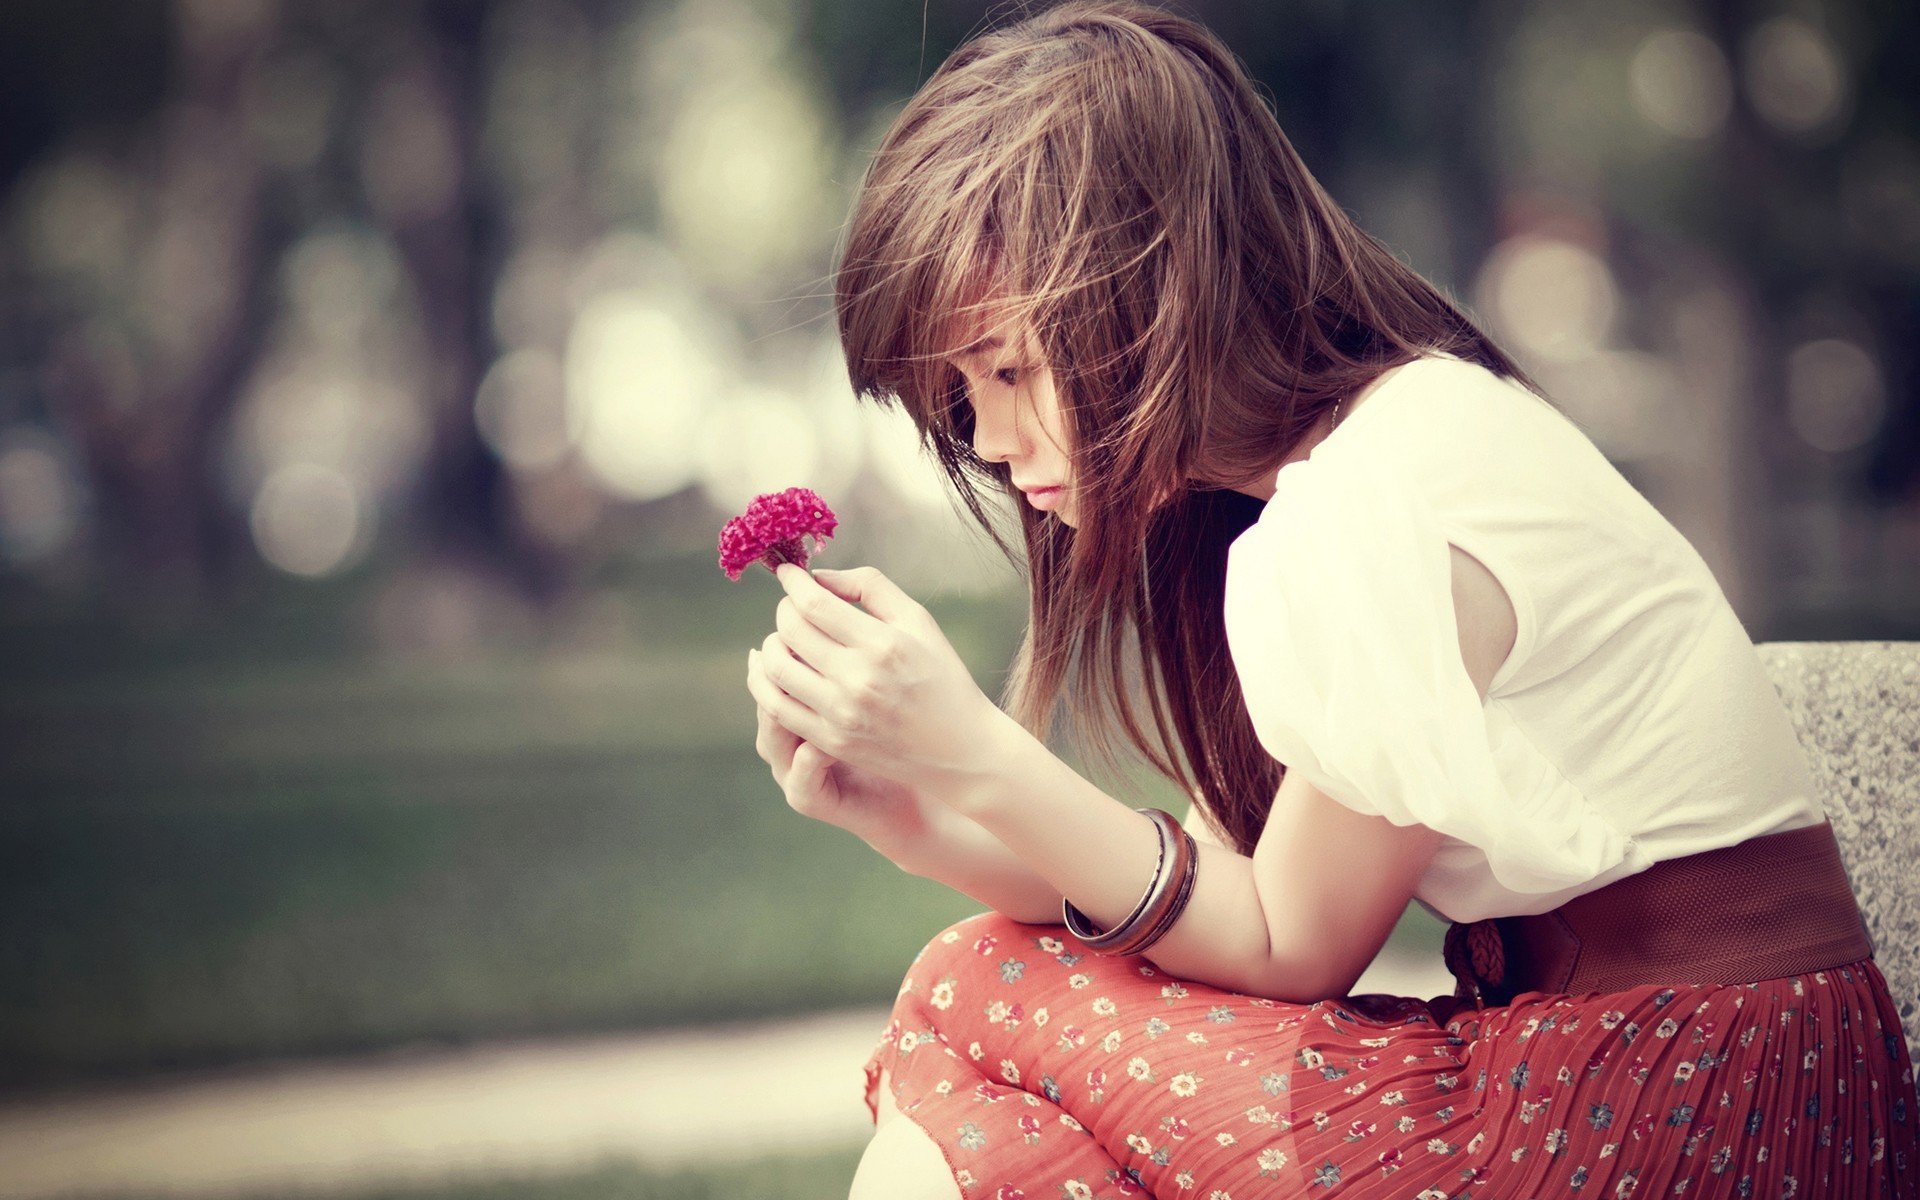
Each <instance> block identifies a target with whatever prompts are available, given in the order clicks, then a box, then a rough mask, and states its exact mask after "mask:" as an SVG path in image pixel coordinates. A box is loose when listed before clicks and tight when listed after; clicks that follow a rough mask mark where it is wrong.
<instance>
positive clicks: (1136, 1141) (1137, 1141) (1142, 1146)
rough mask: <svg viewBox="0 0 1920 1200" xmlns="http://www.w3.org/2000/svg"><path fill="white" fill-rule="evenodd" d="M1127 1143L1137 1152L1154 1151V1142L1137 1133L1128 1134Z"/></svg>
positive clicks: (1146, 1152) (1149, 1152)
mask: <svg viewBox="0 0 1920 1200" xmlns="http://www.w3.org/2000/svg"><path fill="white" fill-rule="evenodd" d="M1127 1145H1128V1146H1130V1147H1132V1148H1133V1152H1134V1153H1135V1154H1152V1153H1153V1143H1152V1142H1150V1141H1148V1140H1147V1139H1146V1138H1144V1137H1142V1136H1140V1135H1139V1134H1137V1133H1130V1134H1128V1135H1127Z"/></svg>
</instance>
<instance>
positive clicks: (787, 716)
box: [747, 634, 829, 742]
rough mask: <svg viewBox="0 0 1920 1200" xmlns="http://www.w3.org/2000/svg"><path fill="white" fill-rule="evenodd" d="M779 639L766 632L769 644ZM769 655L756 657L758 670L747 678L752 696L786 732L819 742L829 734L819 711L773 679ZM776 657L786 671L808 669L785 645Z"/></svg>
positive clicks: (775, 643)
mask: <svg viewBox="0 0 1920 1200" xmlns="http://www.w3.org/2000/svg"><path fill="white" fill-rule="evenodd" d="M779 641H780V639H779V637H778V635H774V634H769V635H768V643H769V645H770V646H772V645H779ZM768 648H769V647H768V646H763V647H762V650H763V651H764V650H767V649H768ZM771 657H772V655H770V654H767V653H762V654H761V655H760V656H759V658H760V669H759V670H758V671H755V672H754V673H753V674H751V675H749V676H748V677H747V690H748V691H750V692H752V693H753V698H754V699H755V700H758V701H759V702H760V707H762V708H764V709H766V710H767V711H768V712H770V713H772V714H773V719H774V720H775V721H778V722H779V723H780V725H781V726H783V727H784V728H785V729H786V730H787V731H788V732H790V733H793V734H795V735H797V736H798V737H799V738H800V739H801V740H803V741H808V742H818V741H825V740H827V739H828V733H829V731H828V728H827V723H826V722H825V721H823V720H822V719H821V717H820V714H819V713H817V712H815V711H814V710H813V709H812V708H809V707H808V706H807V705H806V704H805V703H803V702H802V701H801V700H799V699H796V698H795V697H794V696H792V695H790V694H788V692H787V691H786V689H785V687H784V686H783V685H782V683H781V682H780V680H778V679H776V678H774V672H773V671H772V670H770V669H769V665H770V664H769V659H770V658H771ZM779 658H780V660H781V661H782V662H784V663H785V664H786V668H787V670H788V671H789V672H791V671H804V670H807V669H808V668H805V667H802V666H801V665H800V664H799V663H797V662H795V661H794V660H793V657H792V656H791V655H789V654H787V653H786V651H785V649H784V648H783V649H781V651H780V653H779Z"/></svg>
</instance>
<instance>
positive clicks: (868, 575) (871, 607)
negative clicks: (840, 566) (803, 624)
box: [801, 567, 926, 645]
mask: <svg viewBox="0 0 1920 1200" xmlns="http://www.w3.org/2000/svg"><path fill="white" fill-rule="evenodd" d="M810 578H811V580H812V582H814V583H817V584H819V585H820V586H821V588H822V589H823V590H827V591H829V592H831V593H832V594H833V595H834V596H836V597H837V598H839V599H841V600H843V601H845V602H846V603H845V605H844V607H845V608H846V610H847V611H848V612H855V613H857V612H859V611H860V609H858V608H855V607H853V606H854V605H856V604H861V605H865V606H866V611H867V612H868V613H871V614H872V615H873V616H874V617H877V618H879V620H880V621H881V622H882V623H884V624H887V625H894V626H906V625H909V624H911V623H912V622H914V621H916V620H919V619H920V618H921V616H923V615H924V614H925V612H926V608H925V606H924V605H922V604H921V603H920V602H919V601H918V600H915V599H914V598H913V597H912V596H909V595H907V593H906V591H905V589H903V588H902V587H901V586H900V585H899V584H897V583H895V582H894V581H893V580H891V579H888V578H887V577H886V576H885V575H882V574H881V573H880V569H879V568H878V567H852V568H849V569H847V570H844V571H835V570H831V569H829V568H825V567H822V568H821V569H820V570H819V571H818V572H817V573H816V574H814V575H812V576H811V577H810ZM801 611H803V612H804V611H805V610H804V609H802V610H801ZM811 615H812V614H811V613H809V614H808V616H811ZM816 623H817V622H816ZM828 632H832V630H828ZM843 640H844V639H843ZM849 645H851V643H849Z"/></svg>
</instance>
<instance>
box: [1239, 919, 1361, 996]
mask: <svg viewBox="0 0 1920 1200" xmlns="http://www.w3.org/2000/svg"><path fill="white" fill-rule="evenodd" d="M1316 943H1317V944H1316ZM1340 950H1341V948H1340V947H1339V946H1336V945H1332V944H1330V943H1328V942H1327V941H1326V940H1325V939H1317V938H1314V937H1312V936H1310V935H1309V934H1307V933H1305V932H1304V931H1303V932H1297V933H1295V934H1293V935H1292V936H1290V937H1288V938H1287V939H1285V940H1282V939H1281V938H1280V937H1279V935H1277V934H1274V933H1269V935H1268V952H1267V955H1266V959H1265V962H1266V972H1265V975H1264V977H1263V979H1262V981H1261V989H1260V994H1261V995H1263V996H1265V997H1267V998H1268V999H1270V1000H1279V1001H1282V1002H1284V1003H1287V1004H1301V1005H1305V1004H1313V1003H1316V1002H1318V1001H1321V1000H1326V999H1330V998H1332V997H1334V996H1344V995H1346V994H1347V993H1348V992H1350V991H1351V990H1352V989H1353V985H1354V983H1355V982H1356V980H1357V978H1358V973H1357V972H1356V973H1352V974H1349V972H1348V969H1347V965H1346V959H1345V956H1344V955H1342V954H1341V953H1340Z"/></svg>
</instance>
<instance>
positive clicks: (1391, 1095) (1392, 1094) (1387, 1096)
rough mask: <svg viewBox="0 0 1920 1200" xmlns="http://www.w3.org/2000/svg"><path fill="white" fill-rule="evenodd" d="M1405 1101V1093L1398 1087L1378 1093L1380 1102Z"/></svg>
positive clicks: (1403, 1102) (1397, 1102) (1402, 1102)
mask: <svg viewBox="0 0 1920 1200" xmlns="http://www.w3.org/2000/svg"><path fill="white" fill-rule="evenodd" d="M1406 1102H1407V1097H1406V1093H1404V1092H1402V1091H1401V1090H1400V1089H1398V1088H1395V1089H1393V1090H1392V1091H1388V1092H1382V1093H1381V1094H1380V1103H1382V1104H1405V1103H1406Z"/></svg>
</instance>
